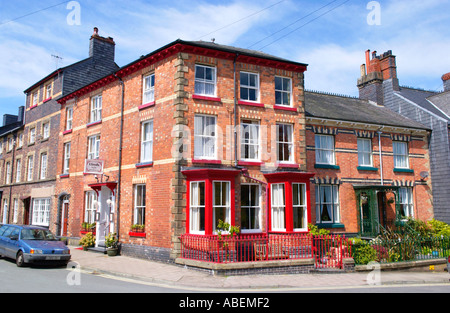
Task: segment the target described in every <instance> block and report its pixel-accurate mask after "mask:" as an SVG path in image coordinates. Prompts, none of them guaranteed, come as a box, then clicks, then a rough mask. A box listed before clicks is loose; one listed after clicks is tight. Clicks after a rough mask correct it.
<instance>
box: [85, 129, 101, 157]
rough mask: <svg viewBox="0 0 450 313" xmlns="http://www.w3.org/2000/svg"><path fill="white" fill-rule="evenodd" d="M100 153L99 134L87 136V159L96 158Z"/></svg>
mask: <svg viewBox="0 0 450 313" xmlns="http://www.w3.org/2000/svg"><path fill="white" fill-rule="evenodd" d="M99 155H100V135H94V136H90V137H88V155H87V158H88V160H95V159H98V158H99Z"/></svg>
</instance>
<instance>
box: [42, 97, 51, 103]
mask: <svg viewBox="0 0 450 313" xmlns="http://www.w3.org/2000/svg"><path fill="white" fill-rule="evenodd" d="M50 100H52V97H50V98H47V99H45V100H44V101H42V103H45V102H49V101H50Z"/></svg>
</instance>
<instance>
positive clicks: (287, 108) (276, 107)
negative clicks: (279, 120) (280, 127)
mask: <svg viewBox="0 0 450 313" xmlns="http://www.w3.org/2000/svg"><path fill="white" fill-rule="evenodd" d="M273 108H274V109H275V110H285V111H292V112H297V108H293V107H288V106H281V105H274V106H273Z"/></svg>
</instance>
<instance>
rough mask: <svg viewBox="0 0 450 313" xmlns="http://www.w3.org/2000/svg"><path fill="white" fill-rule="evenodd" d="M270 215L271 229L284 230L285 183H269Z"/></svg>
mask: <svg viewBox="0 0 450 313" xmlns="http://www.w3.org/2000/svg"><path fill="white" fill-rule="evenodd" d="M270 216H271V227H272V231H286V185H285V183H277V184H271V185H270Z"/></svg>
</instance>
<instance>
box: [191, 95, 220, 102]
mask: <svg viewBox="0 0 450 313" xmlns="http://www.w3.org/2000/svg"><path fill="white" fill-rule="evenodd" d="M192 99H196V100H206V101H216V102H222V99H221V98H218V97H211V96H200V95H192Z"/></svg>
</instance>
